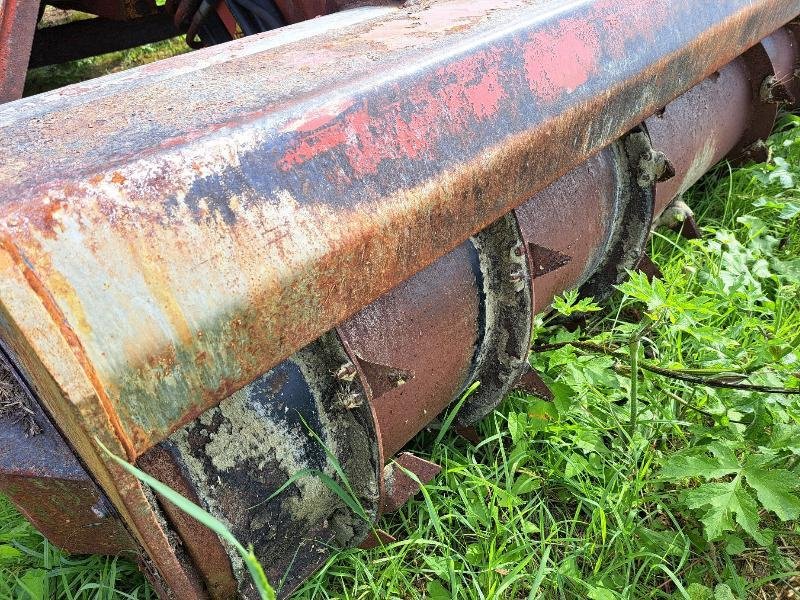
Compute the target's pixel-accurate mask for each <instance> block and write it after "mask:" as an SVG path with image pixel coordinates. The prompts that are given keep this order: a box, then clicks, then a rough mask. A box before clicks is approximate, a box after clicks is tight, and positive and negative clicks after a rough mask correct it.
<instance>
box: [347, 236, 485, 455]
mask: <svg viewBox="0 0 800 600" xmlns="http://www.w3.org/2000/svg"><path fill="white" fill-rule="evenodd" d="M478 261H479V258H478V252H477V250H476V249H475V247H474V246H473V245H472V244H471V243H469V242H466V243H464V244H462V245H461V246H459V247H458V248H457V249H456V250H454V251H453V252H451V253H450V254H448V255H446V256H445V257H443V258H441V259H440V260H438V261H436V262H435V263H434V264H433V265H431V266H429V267H428V268H426V269H424V270H423V271H420V272H419V273H417V274H416V275H415V276H414V277H412V278H410V279H409V280H407V281H405V282H403V283H402V284H400V285H399V286H398V287H397V288H395V289H394V290H392V291H391V292H389V293H388V294H386V295H384V296H382V297H381V298H379V299H378V300H376V301H375V302H373V303H372V304H370V305H369V306H367V307H366V308H365V309H364V310H362V311H360V312H359V313H358V314H356V315H355V316H353V317H352V318H350V319H348V320H347V321H345V322H344V323H343V324H342V325H340V326H339V333H340V335H341V336H342V339H343V340H344V341H345V344H346V345H347V347H348V349H349V350H350V354H351V356H353V358H354V363H355V364H356V365H358V368H359V370H360V371H361V372H362V376H363V378H364V380H365V381H366V383H367V385H366V387H367V391H368V394H369V396H370V397H369V400H370V401H371V402H372V404H373V407H374V410H375V415H376V418H377V423H378V431H379V434H380V441H381V444H382V446H383V454H384V456H385V457H386V459H387V460H388V459H389V458H390V457H392V456H393V455H394V454H396V453H397V452H398V450H400V449H401V448H402V447H403V446H404V445H405V444H406V443H407V442H408V441H409V440H410V439H411V438H412V437H414V436H415V435H416V434H417V433H418V432H419V431H420V430H422V429H423V428H424V427H425V426H426V425H427V424H428V423H430V422H431V420H432V419H434V418H436V416H437V415H438V414H439V413H440V412H441V411H442V410H444V409H445V408H446V407H447V406H448V404H450V402H451V401H452V400H453V399H454V398H455V397H456V395H457V394H458V393H459V391H460V390H462V389H463V387H464V384H465V383H466V381H467V377H468V376H469V375H470V370H471V367H472V362H473V359H474V357H475V350H476V348H477V346H478V345H479V328H480V327H482V323H480V317H481V316H483V311H484V310H485V307H484V306H483V304H482V298H481V295H482V294H483V289H482V276H481V272H480V265H479V264H478ZM484 320H485V318H484ZM445 348H446V349H447V351H446V352H443V349H445ZM434 356H435V357H436V360H431V359H432V357H434ZM380 366H383V369H381V368H380Z"/></svg>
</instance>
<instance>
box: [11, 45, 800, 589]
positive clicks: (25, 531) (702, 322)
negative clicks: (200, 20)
mask: <svg viewBox="0 0 800 600" xmlns="http://www.w3.org/2000/svg"><path fill="white" fill-rule="evenodd" d="M180 47H181V46H180V45H179V44H178V43H176V42H167V43H165V44H159V45H151V46H148V47H144V48H143V49H138V50H136V51H135V52H138V53H139V54H138V56H137V55H135V54H127V55H124V56H121V55H112V56H110V57H103V58H100V59H91V60H89V61H81V62H80V63H73V64H72V65H68V66H66V67H60V68H55V69H54V68H49V69H46V70H41V69H40V70H37V72H33V73H32V74H31V76H30V77H29V80H28V87H27V89H28V91H29V93H33V92H36V91H41V90H43V89H46V88H48V87H58V86H60V85H63V84H64V83H67V82H69V81H74V80H76V79H83V78H86V77H90V76H95V75H98V74H101V73H103V72H108V71H111V70H116V69H119V68H124V67H125V66H129V65H130V64H132V63H139V62H143V61H147V60H150V59H155V58H159V57H162V56H164V55H166V54H170V53H174V52H175V51H177V49H178V48H180ZM769 147H770V155H771V158H770V160H769V161H768V162H767V163H764V164H758V165H751V166H748V167H745V168H740V169H735V170H732V169H731V168H730V167H729V166H728V165H727V164H723V165H720V166H719V167H718V168H717V169H716V171H714V172H713V173H711V174H710V175H708V176H706V177H705V178H704V179H703V180H702V181H701V182H700V183H699V184H698V185H697V186H696V187H695V188H694V189H692V190H691V191H690V192H689V193H688V194H687V196H686V200H687V202H688V203H689V204H690V205H691V206H692V207H693V208H694V209H695V211H696V214H697V219H698V222H699V223H700V225H701V226H702V227H703V232H704V236H703V238H702V239H700V240H693V241H687V240H685V239H683V238H681V237H680V236H678V235H677V234H675V233H672V232H670V231H658V232H656V233H655V234H654V236H653V239H652V242H651V248H650V251H651V256H652V258H653V260H654V261H655V262H656V263H657V264H658V265H659V266H660V268H661V271H662V272H663V278H662V279H658V280H654V281H653V282H649V281H648V280H647V278H646V277H644V276H643V275H640V274H636V273H634V274H632V275H631V279H630V280H629V281H628V282H626V283H624V284H623V285H621V286H619V290H618V292H617V294H616V295H615V296H614V298H612V299H611V300H609V301H606V302H604V303H603V304H602V306H600V305H597V304H595V303H593V302H592V301H590V300H580V301H579V300H578V299H577V298H576V297H575V296H574V295H570V294H568V295H566V296H565V297H564V298H560V299H558V300H557V301H556V303H555V306H554V308H555V311H554V312H553V313H552V314H550V315H547V316H542V317H539V318H538V319H537V322H536V329H535V346H534V348H533V351H532V352H531V356H530V361H531V365H532V366H533V367H534V368H536V369H537V370H538V371H539V372H540V373H542V374H543V375H544V377H545V379H546V380H547V382H548V383H549V384H550V387H551V388H552V390H553V392H554V398H553V399H552V400H547V399H543V398H538V397H532V396H527V395H523V394H519V393H515V394H513V395H512V396H511V397H509V398H508V399H506V401H505V402H504V403H503V405H502V406H501V407H500V408H499V409H498V410H497V411H495V412H494V413H493V414H492V415H491V416H489V417H488V418H486V419H485V420H484V421H483V422H482V423H481V424H480V425H479V430H480V433H481V434H482V436H483V441H481V442H480V443H479V444H477V445H473V444H471V443H470V442H468V441H466V440H464V439H462V438H460V437H458V436H456V435H454V434H453V435H451V434H447V435H445V436H444V437H443V439H442V440H441V441H440V443H439V444H436V445H434V444H433V443H432V442H433V441H434V439H435V437H436V432H423V433H422V434H420V436H419V437H418V438H417V440H415V442H414V450H415V451H416V452H417V453H419V454H420V455H423V456H426V457H427V458H430V459H431V460H433V461H435V462H437V463H439V464H441V465H442V467H443V470H442V474H441V475H440V476H439V477H438V478H437V479H436V481H435V482H434V483H433V484H431V485H429V486H428V487H427V488H426V489H425V490H424V491H423V493H422V494H421V496H420V497H418V498H417V499H416V500H414V501H412V502H411V503H409V504H408V505H407V506H405V507H404V508H403V509H401V510H400V511H399V512H398V513H395V514H393V515H390V516H389V517H387V518H384V519H383V521H382V523H381V524H380V526H381V527H382V528H384V529H386V530H387V531H389V532H390V533H392V534H393V535H394V536H395V537H396V538H397V539H398V540H399V541H397V542H394V543H391V544H388V545H387V546H385V547H382V548H377V549H374V550H370V551H363V550H347V551H343V552H340V553H339V554H338V555H336V556H335V557H334V558H332V559H331V560H330V561H329V562H328V563H327V564H326V565H325V566H324V568H323V569H322V570H321V571H320V572H319V573H318V574H317V575H316V576H315V577H313V578H312V579H311V580H310V581H308V582H307V583H306V584H305V585H304V586H303V587H302V588H301V589H300V590H299V591H298V592H297V594H296V596H295V597H296V598H302V599H326V598H382V599H384V598H385V599H390V598H397V599H407V598H430V599H432V600H445V599H450V598H470V599H473V598H474V599H489V598H509V599H511V598H564V599H571V598H590V599H592V600H614V599H628V598H630V599H639V598H688V599H691V600H711V599H713V600H730V599H734V598H741V599H744V598H776V597H783V598H791V597H794V596H793V595H792V594H797V595H798V597H800V591H796V590H794V588H793V581H795V580H794V579H793V578H794V577H795V576H796V575H798V574H800V573H799V572H798V568H799V567H798V564H800V539H799V538H800V521H798V518H799V517H800V395H795V394H788V393H766V392H763V391H757V390H754V389H749V388H750V387H751V386H754V385H756V386H764V387H773V388H798V387H800V359H799V358H798V355H799V354H800V350H798V346H799V345H800V118H798V117H797V116H793V115H785V116H784V117H783V118H782V120H781V123H780V126H779V127H778V129H777V131H776V133H775V134H774V135H773V136H772V138H771V139H770V141H769ZM634 372H636V373H637V376H636V377H633V376H632V373H634ZM796 585H797V587H800V582H798V583H797V584H796ZM154 597H155V595H154V593H153V592H152V591H151V590H150V589H149V588H148V586H147V584H146V583H145V582H144V580H143V579H142V577H141V575H140V574H139V572H138V570H137V569H136V567H135V566H134V565H132V564H130V563H128V562H126V561H124V560H122V559H116V558H107V557H97V556H74V557H70V556H66V555H64V554H63V553H62V552H60V551H59V550H57V549H56V548H54V547H53V546H52V545H50V544H49V543H48V542H47V540H45V539H44V538H43V537H42V536H41V535H40V534H39V533H38V532H37V531H36V530H35V529H33V527H32V526H31V525H29V524H28V523H27V521H25V520H24V519H23V518H22V517H21V516H20V515H19V514H18V513H17V512H16V511H15V510H14V508H13V507H12V505H11V504H10V503H9V502H8V501H7V500H6V499H5V498H3V497H1V496H0V598H37V599H38V598H58V599H73V598H92V599H105V598H154Z"/></svg>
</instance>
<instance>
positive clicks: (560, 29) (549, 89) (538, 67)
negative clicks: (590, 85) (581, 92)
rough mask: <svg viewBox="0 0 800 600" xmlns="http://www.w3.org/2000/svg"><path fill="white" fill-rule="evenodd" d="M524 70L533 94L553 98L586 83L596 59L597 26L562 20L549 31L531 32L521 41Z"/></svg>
mask: <svg viewBox="0 0 800 600" xmlns="http://www.w3.org/2000/svg"><path fill="white" fill-rule="evenodd" d="M524 54H525V73H526V75H527V78H528V85H530V88H531V91H532V92H533V93H534V95H535V96H536V97H537V98H540V99H541V100H543V101H545V102H554V101H556V100H558V99H559V98H561V97H562V96H563V95H565V94H569V93H571V92H573V91H574V90H575V89H577V88H578V87H580V86H581V85H583V84H584V83H586V82H587V81H588V80H589V78H590V76H591V75H592V74H593V73H594V72H595V71H596V70H597V67H598V64H599V61H600V39H599V36H598V34H597V29H596V28H595V27H594V25H592V24H591V23H587V22H586V21H577V20H565V21H562V22H560V23H558V25H557V27H555V28H554V29H553V30H551V31H541V32H537V33H534V34H533V35H531V38H530V41H529V42H528V43H527V44H526V45H525V51H524Z"/></svg>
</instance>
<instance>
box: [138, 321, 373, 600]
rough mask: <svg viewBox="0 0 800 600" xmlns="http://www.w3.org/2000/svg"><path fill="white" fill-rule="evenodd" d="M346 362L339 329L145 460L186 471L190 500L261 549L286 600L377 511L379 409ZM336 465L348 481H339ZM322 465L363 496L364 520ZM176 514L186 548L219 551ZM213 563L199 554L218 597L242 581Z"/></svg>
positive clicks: (157, 470) (239, 573)
mask: <svg viewBox="0 0 800 600" xmlns="http://www.w3.org/2000/svg"><path fill="white" fill-rule="evenodd" d="M348 365H349V359H348V356H347V354H346V353H345V352H344V349H343V348H342V346H341V344H340V342H339V340H338V338H337V336H336V334H335V333H331V334H328V335H326V336H323V338H321V339H320V340H317V341H316V342H314V343H313V344H311V345H309V346H308V347H307V348H305V349H303V350H301V351H299V352H297V353H296V354H295V355H294V356H293V357H292V358H291V359H290V360H287V361H284V362H283V363H281V364H280V365H278V366H277V367H275V368H274V369H272V370H271V371H269V372H268V373H266V374H264V375H263V376H262V377H260V378H259V379H257V380H256V381H255V382H253V383H252V384H251V385H248V386H247V387H245V388H244V389H242V390H240V391H239V392H237V393H235V394H233V395H232V396H231V397H230V398H228V399H226V400H225V401H223V402H222V403H221V404H220V405H219V406H218V407H217V408H215V409H213V410H210V411H208V412H206V413H204V414H203V415H202V416H201V417H200V418H198V419H197V420H196V421H194V422H193V423H191V424H190V425H188V426H187V427H185V428H183V429H181V430H179V431H177V432H176V433H174V434H173V435H172V436H170V438H169V439H168V440H166V441H165V442H164V443H162V444H160V445H159V446H157V447H156V448H154V450H153V451H150V452H147V453H145V454H144V455H143V457H142V459H140V462H139V464H140V466H141V467H143V468H145V469H146V470H148V471H149V472H151V473H153V474H154V475H156V476H162V477H164V476H169V475H170V473H172V474H174V475H177V474H180V478H179V481H178V483H179V486H180V487H182V488H185V489H186V490H187V491H188V492H189V495H190V497H193V498H196V499H197V500H198V501H199V502H200V504H202V505H203V506H204V507H205V508H206V509H207V510H209V511H210V512H211V513H212V514H214V515H215V516H216V517H218V518H219V519H221V520H222V521H223V522H225V523H226V524H227V526H228V527H229V528H230V530H231V531H232V532H233V533H234V535H235V536H236V537H237V539H239V540H240V541H241V542H242V543H244V544H245V545H252V547H253V549H254V552H255V554H256V556H257V557H258V559H259V561H260V562H261V564H262V565H263V566H264V569H265V571H266V573H267V575H268V577H269V579H270V581H272V582H273V583H274V584H275V585H276V586H277V587H279V588H280V590H281V596H282V597H283V596H285V595H287V594H288V593H290V592H291V591H292V590H293V589H294V588H295V587H296V586H297V585H298V584H299V583H301V582H302V581H303V580H304V579H305V578H306V577H308V576H309V575H310V574H311V573H313V572H314V571H315V570H316V569H317V568H319V566H320V565H321V564H322V563H323V562H324V561H325V560H326V559H327V557H328V556H329V555H330V552H331V549H332V547H334V545H335V546H340V547H341V546H345V547H346V546H354V545H357V544H359V543H360V542H361V541H362V540H363V539H364V538H365V536H366V535H367V533H368V532H369V531H370V528H371V525H372V523H373V521H374V520H375V519H376V518H377V514H378V506H379V497H380V491H379V485H380V484H379V480H380V476H381V471H382V469H383V465H382V464H381V462H380V460H381V458H380V448H379V445H378V443H377V433H376V431H375V425H374V421H373V416H372V410H371V406H370V405H369V403H368V402H367V401H366V396H365V394H364V390H363V388H362V387H361V386H360V384H359V382H358V380H357V378H352V377H349V376H348V375H347V373H348V370H347V366H348ZM312 434H313V435H312ZM315 436H316V437H315ZM329 456H332V457H333V458H332V459H330V458H329ZM334 460H335V461H336V462H337V463H338V464H339V465H340V467H341V469H342V470H343V472H344V473H345V475H346V480H342V479H341V478H339V477H338V476H337V473H336V470H335V469H334V466H333V463H332V461H334ZM320 472H321V473H324V474H326V475H327V476H328V477H329V478H335V479H338V480H339V482H338V484H339V485H340V486H342V489H345V490H349V491H351V492H352V493H353V494H354V500H355V501H357V502H358V503H359V504H360V506H361V507H362V510H363V513H364V514H363V515H362V516H363V517H366V520H363V519H362V518H361V517H359V516H358V515H356V514H354V513H353V512H351V510H350V509H349V508H348V507H347V505H345V503H344V502H342V501H341V500H340V499H339V498H338V497H337V495H336V494H335V493H334V491H333V490H332V489H331V488H330V487H329V486H328V485H327V484H326V483H325V481H324V480H323V479H322V478H320V476H319V475H318V473H320ZM292 476H295V477H296V479H293V480H292V481H291V482H290V477H292ZM172 480H174V477H173V478H172ZM287 484H288V485H287ZM169 517H170V520H171V521H172V523H173V524H174V525H175V527H176V529H177V530H178V531H179V533H180V534H181V537H182V539H183V543H184V545H185V546H186V547H187V549H188V552H189V553H190V554H191V555H192V556H201V557H202V556H203V554H204V552H206V549H207V548H208V547H209V544H208V543H207V542H206V541H204V531H203V528H202V526H199V525H197V524H194V525H193V524H192V523H187V522H185V520H184V522H183V523H181V522H180V521H181V520H183V518H182V517H181V515H180V514H174V512H172V511H170V513H169ZM176 517H177V520H176ZM198 528H199V530H198ZM228 551H229V553H230V562H231V563H232V564H233V571H234V573H235V575H236V580H237V581H238V589H239V593H240V594H242V595H243V596H245V597H248V598H249V597H253V598H255V597H257V594H256V591H255V589H254V588H253V587H252V583H251V581H250V577H249V575H248V574H247V571H246V568H245V567H244V565H243V563H242V561H241V558H240V557H239V556H238V554H236V552H235V551H234V550H232V549H230V548H228ZM210 558H211V557H203V558H202V559H201V560H202V561H203V562H205V563H206V564H201V571H202V572H203V573H204V574H205V575H206V579H207V580H209V578H210V577H211V576H213V578H214V581H215V582H217V587H216V594H217V596H215V597H225V595H224V593H222V589H220V587H222V586H226V585H230V584H231V583H232V580H231V579H230V578H229V577H228V576H227V575H226V573H225V566H226V563H225V561H224V560H223V559H222V558H221V557H219V556H215V557H214V560H213V561H210V560H208V559H210Z"/></svg>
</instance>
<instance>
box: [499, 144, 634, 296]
mask: <svg viewBox="0 0 800 600" xmlns="http://www.w3.org/2000/svg"><path fill="white" fill-rule="evenodd" d="M619 185H620V182H619V180H618V176H617V166H616V164H615V158H614V153H613V152H612V151H611V150H610V149H605V150H603V151H602V152H600V153H599V154H597V155H596V156H594V157H592V158H590V159H589V160H588V161H586V162H585V163H583V164H581V165H579V166H578V167H576V168H575V169H573V170H572V171H570V172H569V173H567V174H566V175H565V176H564V177H562V178H561V179H559V180H558V181H556V182H555V183H553V184H551V185H550V186H549V187H548V188H546V189H545V190H543V191H541V192H539V193H538V194H537V195H536V196H534V198H533V199H531V200H530V201H528V202H526V203H525V204H523V205H522V206H520V207H518V208H517V209H516V210H515V211H514V214H515V215H516V217H517V222H518V223H519V227H520V230H521V231H522V237H523V238H524V239H525V240H526V242H527V245H528V259H529V261H530V271H531V276H532V277H533V286H534V289H535V290H536V294H535V296H536V306H535V310H536V312H542V311H543V310H545V309H547V307H548V306H549V304H550V302H551V301H552V299H553V298H554V297H555V296H557V295H558V294H560V293H561V292H563V291H565V290H568V289H573V288H576V287H578V286H580V285H581V284H583V283H584V282H585V281H586V279H587V278H588V276H589V275H590V274H591V273H593V272H594V270H595V269H596V268H597V266H598V264H599V261H600V259H601V258H602V256H603V255H604V254H605V252H606V251H607V249H608V245H609V243H610V240H609V230H610V225H611V222H612V220H613V218H614V211H615V210H617V205H618V200H617V196H618V193H619ZM576 215H579V216H580V217H579V218H580V224H579V226H577V227H576V226H575V225H576V224H575V218H576Z"/></svg>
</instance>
